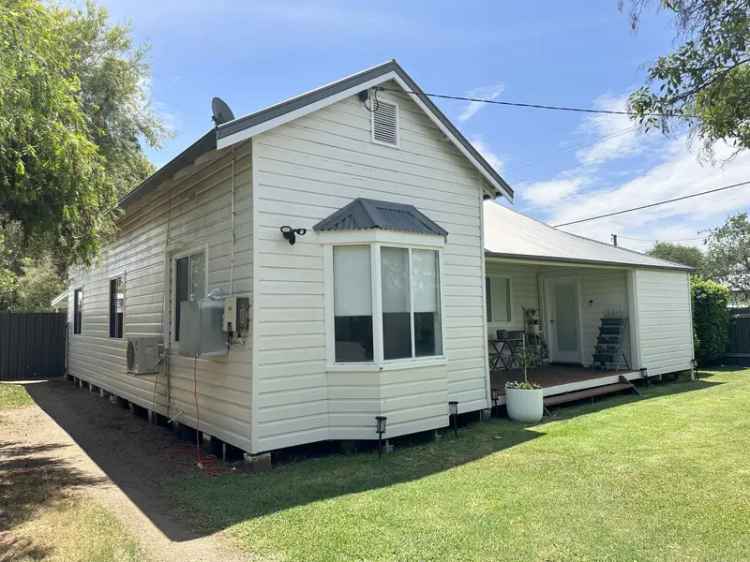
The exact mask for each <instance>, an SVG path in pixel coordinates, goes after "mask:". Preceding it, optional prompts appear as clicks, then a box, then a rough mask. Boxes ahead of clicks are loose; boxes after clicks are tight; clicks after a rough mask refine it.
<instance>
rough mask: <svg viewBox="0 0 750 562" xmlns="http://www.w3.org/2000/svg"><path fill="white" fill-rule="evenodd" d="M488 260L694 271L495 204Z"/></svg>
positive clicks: (487, 230)
mask: <svg viewBox="0 0 750 562" xmlns="http://www.w3.org/2000/svg"><path fill="white" fill-rule="evenodd" d="M484 249H485V255H486V256H487V257H504V258H515V259H523V260H534V261H549V262H559V263H571V264H590V265H610V266H629V267H645V268H659V269H676V270H682V271H692V268H691V267H689V266H686V265H682V264H679V263H675V262H671V261H667V260H662V259H659V258H654V257H651V256H648V255H646V254H641V253H640V252H635V251H633V250H628V249H625V248H618V247H616V246H610V245H609V244H605V243H603V242H598V241H596V240H592V239H590V238H584V237H583V236H578V235H576V234H571V233H570V232H565V231H562V230H558V229H556V228H553V227H551V226H549V225H548V224H545V223H543V222H540V221H537V220H535V219H532V218H531V217H527V216H526V215H522V214H521V213H518V212H516V211H513V210H511V209H508V208H507V207H504V206H502V205H499V204H498V203H495V202H494V201H487V202H485V204H484Z"/></svg>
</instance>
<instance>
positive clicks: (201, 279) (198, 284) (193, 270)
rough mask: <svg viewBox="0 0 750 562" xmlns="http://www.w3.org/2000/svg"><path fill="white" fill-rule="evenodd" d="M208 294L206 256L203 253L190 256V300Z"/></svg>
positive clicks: (198, 298)
mask: <svg viewBox="0 0 750 562" xmlns="http://www.w3.org/2000/svg"><path fill="white" fill-rule="evenodd" d="M205 296H206V257H205V255H204V254H203V253H200V254H193V255H192V256H190V300H191V301H196V300H200V299H202V298H203V297H205Z"/></svg>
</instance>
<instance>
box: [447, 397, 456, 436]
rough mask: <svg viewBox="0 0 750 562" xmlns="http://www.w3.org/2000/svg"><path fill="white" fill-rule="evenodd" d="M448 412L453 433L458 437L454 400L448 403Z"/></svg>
mask: <svg viewBox="0 0 750 562" xmlns="http://www.w3.org/2000/svg"><path fill="white" fill-rule="evenodd" d="M448 412H449V413H450V417H451V423H452V424H453V433H454V435H455V436H456V437H458V402H456V401H455V400H451V401H450V402H448Z"/></svg>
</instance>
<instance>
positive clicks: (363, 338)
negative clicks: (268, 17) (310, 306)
mask: <svg viewBox="0 0 750 562" xmlns="http://www.w3.org/2000/svg"><path fill="white" fill-rule="evenodd" d="M370 270H371V266H370V248H369V246H337V247H336V248H334V249H333V279H334V282H333V283H334V294H333V311H334V312H333V313H334V331H335V347H336V349H335V351H336V362H337V363H349V362H354V361H372V359H373V355H372V351H373V347H372V286H371V275H370Z"/></svg>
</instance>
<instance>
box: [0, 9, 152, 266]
mask: <svg viewBox="0 0 750 562" xmlns="http://www.w3.org/2000/svg"><path fill="white" fill-rule="evenodd" d="M147 76H148V74H147V68H146V67H145V65H144V63H143V51H142V50H141V49H134V48H133V47H132V43H131V39H130V37H129V30H128V29H127V28H125V27H122V26H109V25H108V23H107V14H106V12H105V11H104V10H103V9H101V8H97V7H95V6H94V5H93V4H90V3H89V4H86V7H85V8H84V9H82V10H70V9H64V8H61V7H59V6H57V5H55V4H48V3H42V2H41V1H39V0H4V1H3V2H2V3H0V221H2V223H3V224H8V223H15V224H18V225H20V227H21V229H22V232H23V237H22V240H21V241H22V243H23V245H24V246H25V247H26V246H28V245H29V244H36V245H41V246H43V247H45V248H48V249H49V250H50V251H51V252H53V253H54V255H55V256H56V257H58V258H59V259H61V260H63V261H64V262H67V263H69V262H84V263H90V262H91V260H92V259H93V258H94V256H95V255H96V254H97V252H98V251H99V248H100V246H101V243H102V241H103V239H105V238H106V236H107V235H108V234H109V233H111V232H112V230H113V219H114V217H115V212H116V211H115V207H116V204H117V200H118V197H119V195H121V194H122V193H123V192H125V191H127V190H128V189H129V188H131V187H132V186H133V184H134V183H136V182H137V181H138V180H140V179H142V178H143V177H145V176H146V175H147V174H148V173H149V172H150V171H151V166H150V164H149V163H148V161H147V160H146V158H145V156H144V155H143V152H142V149H141V144H140V140H141V139H144V140H145V141H146V142H148V143H150V144H152V145H155V144H156V142H157V141H158V139H159V138H160V136H161V135H162V134H163V129H162V127H161V125H160V123H159V121H158V119H157V118H156V116H155V115H154V114H153V112H152V110H151V109H150V106H149V100H148V96H147V90H146V86H147Z"/></svg>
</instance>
